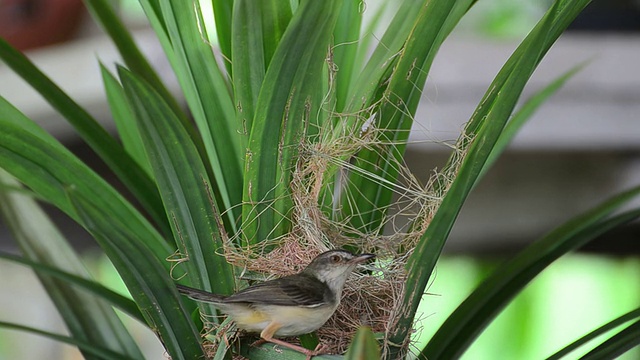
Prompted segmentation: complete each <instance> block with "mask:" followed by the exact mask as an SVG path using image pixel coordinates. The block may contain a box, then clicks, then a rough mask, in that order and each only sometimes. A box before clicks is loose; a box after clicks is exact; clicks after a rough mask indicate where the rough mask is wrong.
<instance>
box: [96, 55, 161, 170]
mask: <svg viewBox="0 0 640 360" xmlns="http://www.w3.org/2000/svg"><path fill="white" fill-rule="evenodd" d="M100 71H101V72H102V82H103V83H104V88H105V93H106V94H107V101H108V103H109V107H110V108H111V115H112V116H113V121H114V123H115V124H116V128H117V129H118V135H120V140H121V141H122V144H123V145H124V149H125V150H126V151H127V153H129V154H130V155H131V157H133V158H134V159H135V160H136V162H137V163H138V165H140V167H142V168H143V169H144V170H145V171H146V172H147V174H149V175H151V165H149V159H148V158H147V154H146V153H145V152H144V147H143V146H142V139H141V138H140V132H139V131H138V127H137V126H136V121H135V115H134V114H133V109H131V107H130V106H129V103H128V102H127V97H126V95H125V93H124V89H123V88H122V86H121V85H120V83H119V82H118V80H117V79H116V78H115V77H114V76H113V75H112V74H111V73H110V72H109V70H107V69H106V68H105V67H104V66H103V65H102V64H100Z"/></svg>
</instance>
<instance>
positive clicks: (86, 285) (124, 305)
mask: <svg viewBox="0 0 640 360" xmlns="http://www.w3.org/2000/svg"><path fill="white" fill-rule="evenodd" d="M0 259H4V260H7V261H12V262H14V263H17V264H22V265H25V266H29V267H30V268H32V269H33V270H35V271H36V272H38V273H40V274H45V275H48V276H51V277H55V278H56V279H60V280H63V281H65V282H67V283H69V284H73V285H76V286H78V287H80V288H82V289H84V290H86V291H88V292H90V293H92V294H94V295H96V296H98V297H100V298H102V299H104V300H106V301H108V302H109V303H110V304H111V305H113V306H114V307H116V308H118V309H120V310H122V311H123V312H124V313H126V314H127V315H129V316H131V317H132V318H134V319H136V320H138V321H140V322H141V323H143V324H144V323H145V320H144V317H143V316H142V313H140V310H139V309H138V306H137V305H136V303H134V302H133V300H131V299H129V298H127V297H124V296H123V295H120V294H118V293H117V292H115V291H113V290H110V289H108V288H106V287H105V286H104V285H102V284H100V283H97V282H95V281H93V280H88V279H86V278H83V277H80V276H78V275H75V274H73V273H69V272H66V271H62V270H60V269H57V268H54V267H51V266H48V265H44V264H43V263H40V262H35V261H31V260H28V259H25V258H22V257H20V256H16V255H12V254H7V253H3V252H0Z"/></svg>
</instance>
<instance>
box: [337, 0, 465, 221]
mask: <svg viewBox="0 0 640 360" xmlns="http://www.w3.org/2000/svg"><path fill="white" fill-rule="evenodd" d="M469 6H470V0H467V1H458V2H453V1H448V0H440V1H430V2H427V4H426V5H424V6H422V8H421V10H420V12H419V16H418V18H417V20H416V22H415V26H414V27H413V28H412V29H411V32H410V34H409V36H408V38H407V41H406V43H405V45H404V47H403V49H402V51H401V52H400V54H399V55H398V59H397V63H396V65H395V67H394V68H393V71H392V73H391V75H390V78H389V85H388V86H387V87H386V88H385V89H384V94H382V96H381V98H382V101H381V102H380V104H381V105H380V108H379V109H378V110H377V111H376V114H375V116H376V118H375V121H373V125H372V127H374V128H375V129H377V130H373V131H379V134H377V137H376V139H375V144H372V145H371V146H368V147H365V148H363V149H362V150H361V151H359V153H358V154H357V155H356V157H355V159H353V160H352V163H353V170H352V171H351V173H350V176H349V180H348V181H347V184H348V185H347V188H346V190H345V192H344V194H345V195H346V196H344V198H343V201H342V209H343V210H342V211H343V214H342V216H343V217H344V218H345V219H349V220H350V222H351V225H352V226H353V227H354V228H356V229H358V230H359V231H360V232H363V233H378V232H380V231H382V226H383V225H384V216H385V214H386V211H387V209H388V208H389V203H390V202H391V198H392V195H393V193H394V192H395V191H396V189H394V186H393V184H395V183H396V181H397V178H398V174H399V172H400V166H401V164H402V163H403V156H404V152H405V149H406V145H407V140H408V137H409V132H410V131H411V126H412V124H413V118H414V117H415V113H416V110H417V108H418V103H419V101H420V100H421V96H422V89H423V88H424V84H425V82H426V79H427V74H428V73H429V69H430V67H431V63H432V62H433V59H434V57H435V55H436V53H437V51H438V49H439V48H440V44H441V43H442V41H443V40H444V39H445V38H446V37H447V35H448V34H449V33H450V32H451V30H452V29H453V27H454V26H455V25H456V24H457V23H458V21H459V20H460V18H461V17H462V15H464V13H465V12H466V10H467V9H468V8H469ZM389 184H390V185H389ZM352 194H355V196H354V195H352Z"/></svg>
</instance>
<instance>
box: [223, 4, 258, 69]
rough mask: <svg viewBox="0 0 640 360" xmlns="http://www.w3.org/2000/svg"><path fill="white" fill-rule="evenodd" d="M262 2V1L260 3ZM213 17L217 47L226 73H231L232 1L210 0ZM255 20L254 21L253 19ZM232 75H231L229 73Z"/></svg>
mask: <svg viewBox="0 0 640 360" xmlns="http://www.w3.org/2000/svg"><path fill="white" fill-rule="evenodd" d="M261 2H263V1H261ZM211 3H212V5H213V16H214V22H215V25H216V35H217V36H218V46H219V47H220V52H222V55H223V57H224V62H225V66H226V68H227V71H231V65H232V64H230V63H229V59H231V58H232V56H233V52H232V50H231V48H232V45H231V43H232V41H233V40H232V39H231V38H232V37H233V35H232V34H233V30H232V27H233V25H234V24H233V23H234V20H233V7H234V5H235V1H234V0H212V1H211ZM254 20H255V19H254ZM229 75H233V73H231V72H230V73H229Z"/></svg>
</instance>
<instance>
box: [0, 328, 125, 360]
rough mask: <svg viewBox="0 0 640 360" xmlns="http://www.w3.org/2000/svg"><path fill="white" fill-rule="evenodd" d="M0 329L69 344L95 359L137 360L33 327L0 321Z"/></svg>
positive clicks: (73, 338)
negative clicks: (17, 331) (26, 333)
mask: <svg viewBox="0 0 640 360" xmlns="http://www.w3.org/2000/svg"><path fill="white" fill-rule="evenodd" d="M0 327H3V328H7V329H13V330H20V331H26V332H30V333H32V334H36V335H41V336H44V337H48V338H50V339H53V340H56V341H60V342H63V343H66V344H69V345H74V346H77V347H78V348H80V349H81V350H83V351H84V352H86V353H88V354H91V355H93V356H95V358H96V359H105V360H107V359H113V360H127V359H130V360H133V359H137V358H133V357H129V356H126V355H124V354H119V353H117V352H114V351H111V350H109V349H105V348H102V347H100V346H96V345H95V344H93V343H91V342H87V341H82V340H78V339H77V338H75V337H71V336H64V335H60V334H55V333H52V332H49V331H44V330H40V329H36V328H33V327H29V326H24V325H20V324H15V323H10V322H6V321H0Z"/></svg>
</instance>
